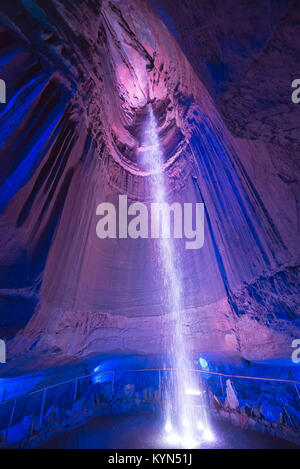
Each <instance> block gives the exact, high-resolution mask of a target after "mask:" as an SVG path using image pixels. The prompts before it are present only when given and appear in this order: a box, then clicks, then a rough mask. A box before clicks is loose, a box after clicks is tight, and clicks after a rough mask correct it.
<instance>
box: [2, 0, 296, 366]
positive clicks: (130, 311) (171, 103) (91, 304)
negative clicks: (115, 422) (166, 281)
mask: <svg viewBox="0 0 300 469" xmlns="http://www.w3.org/2000/svg"><path fill="white" fill-rule="evenodd" d="M214 3H215V5H211V2H202V3H201V6H200V4H199V2H194V4H193V8H191V6H190V2H180V6H179V3H178V2H173V1H172V2H168V0H161V1H150V0H149V2H147V1H143V0H138V1H136V2H134V5H133V4H132V2H130V1H126V0H121V1H118V2H116V1H115V2H109V1H102V2H99V1H97V2H96V1H92V0H89V1H87V0H77V1H76V2H74V1H73V2H69V1H67V0H64V1H62V0H52V1H46V0H44V1H43V0H38V1H23V2H20V1H17V0H14V1H12V2H10V3H9V4H6V5H5V6H3V7H1V17H0V18H1V25H2V26H1V37H2V38H3V44H4V46H3V50H2V52H1V57H2V60H3V62H2V64H3V67H2V72H1V78H3V79H5V80H6V81H7V83H8V104H7V105H6V106H4V105H1V106H2V107H3V110H1V115H0V125H1V140H2V142H1V148H0V165H1V172H0V175H1V187H0V204H1V205H0V208H1V223H0V230H1V239H2V240H3V241H2V242H3V245H5V249H4V250H3V251H2V252H1V262H0V264H1V271H0V274H1V277H0V289H1V301H0V308H1V310H0V312H1V331H0V332H1V334H2V335H3V336H5V337H8V338H10V337H11V338H13V337H14V336H15V335H16V334H17V335H16V337H15V338H14V339H13V340H12V341H11V342H10V343H9V354H10V356H11V357H20V356H23V354H24V353H29V354H37V355H38V354H41V352H46V353H50V352H55V353H57V354H58V355H60V354H63V355H69V356H83V355H89V354H91V353H93V354H95V353H102V352H109V351H112V350H114V351H115V350H119V349H120V350H121V351H138V352H141V351H142V352H160V351H161V349H162V343H163V339H164V336H165V333H166V330H167V328H168V316H167V315H166V314H165V311H164V307H163V304H162V300H161V296H160V290H161V279H160V278H159V275H158V274H157V269H156V264H155V256H154V252H155V246H154V245H153V243H152V242H151V241H150V240H130V239H126V240H118V242H116V241H115V240H104V241H99V240H98V239H97V237H96V230H95V226H96V223H97V217H96V214H95V213H96V206H97V205H98V204H99V203H100V202H103V201H115V200H116V198H117V196H118V194H120V193H121V194H127V195H128V197H129V199H130V200H132V201H135V200H141V201H148V202H149V175H147V172H145V170H144V169H143V168H142V167H141V166H140V165H139V154H140V148H141V144H142V142H141V133H142V127H143V123H144V120H145V112H144V107H145V105H146V103H147V102H148V101H149V100H152V101H153V107H154V111H155V115H156V117H157V119H158V122H159V132H160V137H161V142H162V146H163V149H164V153H165V156H166V163H165V179H166V185H167V187H168V193H169V197H170V200H172V201H173V200H176V201H181V202H182V201H189V202H195V201H198V202H204V203H205V207H206V213H205V215H206V225H205V245H204V247H203V249H201V251H197V252H189V251H185V250H184V249H183V246H182V245H180V243H179V245H178V250H179V252H180V253H181V262H182V266H183V272H184V274H183V281H184V287H185V308H186V312H185V314H186V333H187V336H188V337H189V340H190V344H191V346H192V347H193V349H194V350H195V351H197V352H198V351H200V350H212V351H226V352H232V353H237V352H238V353H241V354H242V355H243V356H244V357H246V358H262V357H263V358H270V357H275V356H289V354H290V347H291V342H292V339H293V338H294V337H296V336H297V333H298V328H297V322H298V319H297V318H298V315H299V309H298V303H297V285H298V283H299V282H298V278H297V265H298V258H299V249H298V244H299V243H298V239H297V228H298V206H299V205H298V203H297V187H298V186H297V182H298V174H299V172H298V170H297V164H296V160H297V156H298V153H297V152H298V151H299V147H298V143H297V141H296V139H297V130H296V129H295V131H294V130H293V131H292V132H289V131H288V129H289V128H290V127H291V126H292V127H293V129H294V128H295V124H294V123H295V122H297V120H296V117H297V112H299V111H298V108H297V109H296V107H295V106H292V105H291V104H290V96H289V95H288V93H289V90H290V81H289V82H288V87H287V91H285V92H284V93H283V92H282V90H283V89H286V88H285V80H289V79H290V77H291V76H292V75H293V73H294V69H295V67H296V65H297V59H296V54H293V50H292V49H291V47H288V45H290V44H291V43H293V37H294V36H293V34H295V28H296V31H297V27H298V26H297V21H296V19H297V12H298V8H297V2H290V3H286V5H285V6H283V5H282V3H280V2H279V3H278V2H265V3H263V2H257V5H258V9H257V12H256V13H255V14H254V15H250V13H249V9H248V8H249V7H248V6H247V3H244V2H241V5H240V7H239V8H230V2H229V3H227V2H226V6H222V5H223V4H222V5H221V4H220V3H219V2H214ZM179 8H180V15H179V10H178V9H179ZM214 8H215V9H217V10H218V11H219V12H220V15H218V16H217V17H216V14H215V13H214ZM265 9H267V10H266V11H267V13H266V14H267V17H268V18H269V21H268V22H267V23H266V24H265V22H263V21H261V18H263V17H264V15H265V13H264V12H265ZM232 14H234V15H236V19H238V18H242V17H244V18H249V17H251V21H250V22H249V24H248V23H247V24H248V26H247V28H246V29H245V28H244V27H243V26H242V24H241V22H239V21H233V18H232ZM204 23H205V28H203V24H204ZM233 24H234V26H232V25H233ZM203 31H209V35H208V36H206V35H203ZM286 43H287V45H286V47H284V46H285V44H286ZM220 54H221V55H220ZM274 56H276V57H277V56H278V59H276V63H278V64H279V65H278V67H283V65H284V67H285V70H288V73H286V75H284V76H283V74H282V76H281V73H279V72H278V68H277V66H276V67H271V66H270V64H272V63H274ZM199 58H200V59H199ZM268 64H269V68H271V71H272V73H276V76H277V74H278V76H279V79H278V80H275V82H274V80H271V78H270V80H265V79H264V80H262V77H263V76H265V75H264V74H265V73H267V72H266V68H267V67H268ZM281 64H282V65H281ZM271 71H269V72H268V74H267V76H270V74H271ZM285 76H286V78H285ZM280 77H281V78H280ZM258 83H259V84H260V86H258ZM253 90H254V91H255V92H254V91H253ZM245 93H247V96H245ZM285 93H286V94H285ZM271 95H272V98H271V97H270V96H271ZM285 98H286V99H285ZM254 103H255V105H254ZM285 111H286V112H285ZM274 116H275V117H274ZM278 116H284V119H282V118H281V119H279V117H278ZM292 121H293V125H292ZM270 129H272V132H271V131H270ZM8 155H9V157H8ZM258 330H259V333H257V334H255V331H258Z"/></svg>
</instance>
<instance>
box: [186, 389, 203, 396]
mask: <svg viewBox="0 0 300 469" xmlns="http://www.w3.org/2000/svg"><path fill="white" fill-rule="evenodd" d="M185 393H186V394H187V395H188V396H201V395H202V392H201V391H199V390H198V389H187V390H186V391H185Z"/></svg>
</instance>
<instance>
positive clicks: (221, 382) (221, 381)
mask: <svg viewBox="0 0 300 469" xmlns="http://www.w3.org/2000/svg"><path fill="white" fill-rule="evenodd" d="M219 378H220V384H221V389H222V396H223V397H224V389H223V380H222V376H221V375H219Z"/></svg>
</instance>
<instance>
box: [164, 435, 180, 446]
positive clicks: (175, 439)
mask: <svg viewBox="0 0 300 469" xmlns="http://www.w3.org/2000/svg"><path fill="white" fill-rule="evenodd" d="M167 442H168V443H169V445H178V444H179V442H180V438H179V435H178V434H177V433H176V432H171V433H168V435H167Z"/></svg>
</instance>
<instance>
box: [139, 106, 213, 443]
mask: <svg viewBox="0 0 300 469" xmlns="http://www.w3.org/2000/svg"><path fill="white" fill-rule="evenodd" d="M143 148H144V152H143V154H144V156H143V159H144V163H145V164H146V165H147V167H148V169H150V170H151V173H152V175H151V178H150V180H151V182H150V191H151V199H152V200H153V201H155V202H156V203H160V204H167V203H168V197H167V191H166V184H165V175H164V172H163V165H164V158H163V152H162V149H161V146H160V141H159V136H158V129H157V122H156V118H155V116H154V113H153V109H152V106H151V105H149V106H148V120H147V123H146V128H145V133H144V141H143ZM164 207H165V208H164ZM168 216H169V212H168V208H167V206H166V205H165V206H164V205H162V218H164V217H166V218H167V217H168ZM157 257H158V260H159V268H160V271H161V276H162V279H163V298H162V304H165V306H166V312H167V313H169V315H170V324H169V328H168V330H169V337H168V344H166V353H167V355H168V356H169V362H170V363H171V367H172V368H174V369H176V370H177V371H176V372H170V373H169V374H168V376H169V378H168V380H167V382H166V383H165V386H164V403H165V409H164V410H165V429H164V430H165V433H166V438H167V442H168V443H169V444H170V445H176V446H177V445H181V446H183V447H185V448H193V447H196V446H197V445H198V444H199V441H200V440H201V439H206V440H212V438H213V434H212V431H211V430H210V428H209V425H208V420H207V414H206V411H205V408H204V405H203V391H202V389H201V384H200V382H199V380H196V378H195V376H194V374H193V373H192V372H191V371H190V369H191V368H192V361H191V359H190V357H189V351H188V347H187V343H186V338H185V334H184V314H183V311H184V304H183V298H184V291H183V282H182V278H181V277H182V276H181V269H180V264H179V259H178V256H177V251H176V248H175V245H174V240H173V239H172V238H171V237H170V238H163V237H161V238H160V239H159V240H158V252H157Z"/></svg>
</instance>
